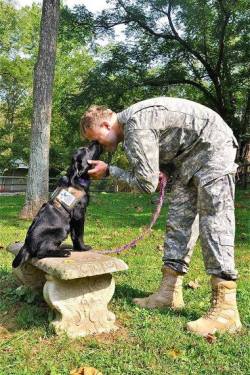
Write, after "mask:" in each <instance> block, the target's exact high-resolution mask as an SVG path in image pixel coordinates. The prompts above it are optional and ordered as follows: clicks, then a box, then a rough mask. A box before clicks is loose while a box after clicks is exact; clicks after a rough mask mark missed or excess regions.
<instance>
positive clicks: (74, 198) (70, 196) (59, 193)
mask: <svg viewBox="0 0 250 375" xmlns="http://www.w3.org/2000/svg"><path fill="white" fill-rule="evenodd" d="M85 194H86V193H85V191H84V190H78V189H76V188H74V187H72V186H69V187H68V188H63V187H57V188H56V190H54V191H53V193H52V194H51V197H50V200H51V201H52V202H53V204H54V205H55V206H56V207H60V206H62V207H63V208H64V209H65V210H66V211H67V212H68V213H70V212H71V211H72V210H73V208H74V207H75V206H76V204H77V203H78V202H79V201H80V200H81V198H82V197H83V196H84V195H85Z"/></svg>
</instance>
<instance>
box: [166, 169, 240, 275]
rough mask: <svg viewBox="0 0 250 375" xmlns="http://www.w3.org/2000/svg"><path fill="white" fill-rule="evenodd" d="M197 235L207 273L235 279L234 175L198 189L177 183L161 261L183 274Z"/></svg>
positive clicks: (191, 183) (192, 185)
mask: <svg viewBox="0 0 250 375" xmlns="http://www.w3.org/2000/svg"><path fill="white" fill-rule="evenodd" d="M199 235H200V240H201V246H202V253H203V259H204V263H205V268H206V271H207V273H208V274H211V275H216V276H218V277H222V278H224V279H236V278H237V271H236V269H235V264H234V235H235V218H234V175H231V174H228V175H225V176H222V177H220V178H217V179H215V180H213V181H210V182H209V183H207V184H206V185H204V186H199V184H195V182H194V181H191V182H190V183H189V184H188V185H184V184H183V183H182V182H181V181H180V180H177V181H176V183H175V185H174V187H173V193H172V198H171V202H170V209H169V215H168V222H167V233H166V237H165V243H164V256H163V261H164V264H165V265H168V266H170V267H171V268H173V269H175V270H176V271H179V272H183V273H186V272H187V271H188V266H189V262H190V259H191V256H192V252H193V248H194V245H195V243H196V240H197V239H198V237H199Z"/></svg>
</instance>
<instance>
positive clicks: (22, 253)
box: [12, 246, 30, 268]
mask: <svg viewBox="0 0 250 375" xmlns="http://www.w3.org/2000/svg"><path fill="white" fill-rule="evenodd" d="M29 258H30V254H29V253H28V251H27V249H26V247H25V246H23V247H22V248H21V249H20V250H19V253H18V254H17V255H16V257H15V259H14V260H13V262H12V267H13V268H17V267H18V266H21V264H23V263H24V262H27V260H28V259H29Z"/></svg>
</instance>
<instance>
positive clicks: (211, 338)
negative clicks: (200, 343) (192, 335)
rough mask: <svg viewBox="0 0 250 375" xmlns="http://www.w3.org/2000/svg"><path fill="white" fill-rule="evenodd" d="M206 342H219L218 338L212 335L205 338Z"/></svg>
mask: <svg viewBox="0 0 250 375" xmlns="http://www.w3.org/2000/svg"><path fill="white" fill-rule="evenodd" d="M205 340H206V341H207V342H208V343H209V344H213V343H215V341H216V340H217V338H216V336H215V335H213V334H212V333H209V334H208V335H207V336H205Z"/></svg>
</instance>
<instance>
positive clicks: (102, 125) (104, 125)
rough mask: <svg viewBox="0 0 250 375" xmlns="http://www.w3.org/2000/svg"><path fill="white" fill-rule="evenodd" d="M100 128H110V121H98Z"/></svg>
mask: <svg viewBox="0 0 250 375" xmlns="http://www.w3.org/2000/svg"><path fill="white" fill-rule="evenodd" d="M100 128H106V129H107V130H110V129H111V125H110V122H109V121H107V120H104V121H102V122H101V123H100Z"/></svg>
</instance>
